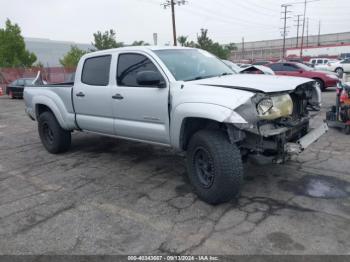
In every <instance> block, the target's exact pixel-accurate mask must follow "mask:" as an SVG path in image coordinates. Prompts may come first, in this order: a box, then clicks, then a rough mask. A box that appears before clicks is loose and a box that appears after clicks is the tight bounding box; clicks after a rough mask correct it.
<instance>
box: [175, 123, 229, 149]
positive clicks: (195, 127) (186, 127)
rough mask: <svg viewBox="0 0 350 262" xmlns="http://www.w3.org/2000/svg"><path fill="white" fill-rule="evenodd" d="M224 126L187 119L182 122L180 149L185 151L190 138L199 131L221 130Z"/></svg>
mask: <svg viewBox="0 0 350 262" xmlns="http://www.w3.org/2000/svg"><path fill="white" fill-rule="evenodd" d="M224 126H225V125H224V124H223V123H220V122H217V121H214V120H211V119H206V118H197V117H188V118H185V119H184V120H183V122H182V126H181V133H180V147H181V149H183V150H186V149H187V146H188V143H189V141H190V139H191V137H192V136H193V135H194V134H195V133H196V132H197V131H199V130H201V129H209V128H211V129H221V128H224Z"/></svg>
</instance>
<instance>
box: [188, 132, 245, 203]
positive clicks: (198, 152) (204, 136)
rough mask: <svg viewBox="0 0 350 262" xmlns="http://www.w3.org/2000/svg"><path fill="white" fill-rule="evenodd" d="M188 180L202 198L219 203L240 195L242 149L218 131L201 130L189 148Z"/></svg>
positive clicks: (193, 138) (194, 136)
mask: <svg viewBox="0 0 350 262" xmlns="http://www.w3.org/2000/svg"><path fill="white" fill-rule="evenodd" d="M187 169H188V175H189V179H190V181H191V183H192V185H193V186H194V189H195V191H196V193H197V195H198V196H199V198H201V199H202V200H204V201H205V202H207V203H210V204H219V203H223V202H226V201H229V200H231V199H233V198H235V197H238V195H239V193H240V189H241V186H242V183H243V166H242V159H241V154H240V151H239V149H238V148H237V146H236V145H234V144H231V143H230V141H229V140H228V138H227V136H226V135H225V133H224V132H221V131H219V130H201V131H198V132H197V133H196V134H194V135H193V137H192V138H191V140H190V143H189V146H188V151H187Z"/></svg>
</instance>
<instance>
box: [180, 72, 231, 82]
mask: <svg viewBox="0 0 350 262" xmlns="http://www.w3.org/2000/svg"><path fill="white" fill-rule="evenodd" d="M227 75H233V73H228V72H225V73H222V74H221V75H207V76H197V77H194V78H191V79H186V80H184V81H185V82H187V81H195V80H201V79H205V78H211V77H218V76H227Z"/></svg>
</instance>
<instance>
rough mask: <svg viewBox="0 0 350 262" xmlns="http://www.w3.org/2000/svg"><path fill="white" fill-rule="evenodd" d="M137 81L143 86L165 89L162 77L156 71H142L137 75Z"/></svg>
mask: <svg viewBox="0 0 350 262" xmlns="http://www.w3.org/2000/svg"><path fill="white" fill-rule="evenodd" d="M136 81H137V83H138V84H139V85H141V86H157V87H165V85H164V84H163V83H162V82H163V79H162V76H161V75H160V74H159V73H157V72H154V71H141V72H138V73H137V74H136Z"/></svg>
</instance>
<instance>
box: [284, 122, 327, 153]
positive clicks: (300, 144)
mask: <svg viewBox="0 0 350 262" xmlns="http://www.w3.org/2000/svg"><path fill="white" fill-rule="evenodd" d="M327 131H328V125H327V124H326V123H323V124H322V125H320V126H319V127H317V128H315V129H312V130H311V131H310V132H309V133H307V134H306V135H305V136H303V137H302V138H300V139H299V140H297V141H296V142H295V143H286V144H285V146H284V151H285V153H287V154H288V155H295V154H300V153H301V152H303V151H304V150H305V149H306V148H308V147H309V146H310V145H311V144H313V143H314V142H316V141H317V140H318V139H319V138H320V137H321V136H323V135H324V134H325V133H327Z"/></svg>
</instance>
